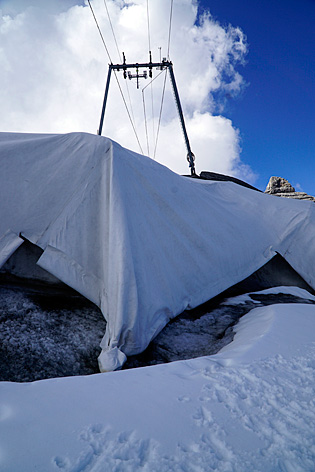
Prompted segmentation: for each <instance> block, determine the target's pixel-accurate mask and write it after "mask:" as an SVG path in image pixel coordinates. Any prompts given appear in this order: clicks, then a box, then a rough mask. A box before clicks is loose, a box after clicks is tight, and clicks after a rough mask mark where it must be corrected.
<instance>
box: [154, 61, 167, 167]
mask: <svg viewBox="0 0 315 472" xmlns="http://www.w3.org/2000/svg"><path fill="white" fill-rule="evenodd" d="M166 76H167V69H165V76H164V84H163V90H162V99H161V107H160V115H159V122H158V128H157V132H156V140H155V147H154V154H153V159H155V155H156V148H157V143H158V139H159V132H160V124H161V118H162V109H163V103H164V94H165V85H166Z"/></svg>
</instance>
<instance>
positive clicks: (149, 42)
mask: <svg viewBox="0 0 315 472" xmlns="http://www.w3.org/2000/svg"><path fill="white" fill-rule="evenodd" d="M147 24H148V44H149V51H151V39H150V15H149V0H147Z"/></svg>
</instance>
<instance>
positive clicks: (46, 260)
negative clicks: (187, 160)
mask: <svg viewBox="0 0 315 472" xmlns="http://www.w3.org/2000/svg"><path fill="white" fill-rule="evenodd" d="M0 156H1V159H0V175H1V202H2V204H1V219H0V265H3V264H4V263H5V262H6V260H7V259H8V258H9V257H10V255H11V254H13V253H14V251H15V250H16V249H17V248H18V247H19V246H20V245H21V244H22V243H23V241H24V239H26V240H28V241H30V242H32V243H33V244H35V245H37V246H39V247H40V248H42V250H43V251H44V252H43V254H42V256H41V257H40V259H39V260H38V264H39V265H40V266H41V267H42V268H44V269H45V270H47V271H48V272H49V273H51V274H52V275H54V276H55V277H57V278H58V279H60V280H61V281H63V282H64V283H66V284H67V285H69V286H70V287H72V288H74V289H75V290H77V291H78V292H80V293H81V294H82V295H84V296H85V297H86V298H88V299H89V300H91V301H92V302H94V303H95V304H96V305H97V306H99V307H100V309H101V310H102V313H103V315H104V317H105V319H106V321H107V327H106V333H105V336H104V338H103V340H102V344H101V346H102V349H103V350H102V353H101V355H100V357H99V365H100V369H101V371H108V370H114V369H116V368H118V367H120V366H121V365H122V364H123V363H124V361H125V359H126V356H128V355H133V354H137V353H139V352H141V351H142V350H144V349H145V348H146V347H147V345H148V344H149V342H150V340H151V339H152V338H153V337H154V336H155V335H156V334H157V333H158V332H159V331H160V330H161V329H162V328H163V327H164V326H165V324H166V323H167V322H168V321H169V320H170V319H171V318H173V317H174V316H176V315H178V314H179V313H181V312H182V311H183V310H185V309H186V308H192V307H195V306H197V305H199V304H201V303H203V302H205V301H207V300H209V299H210V298H212V297H213V296H215V295H217V294H219V293H221V292H222V291H223V290H225V289H227V288H228V287H231V286H232V285H234V284H236V283H238V282H240V281H242V280H243V279H245V278H246V277H248V276H249V275H250V274H252V273H253V272H254V271H256V270H257V269H259V268H260V267H262V266H263V265H264V264H265V263H266V262H267V261H268V260H270V259H271V258H272V257H273V256H274V255H275V254H276V253H279V254H281V255H282V257H284V258H285V259H286V260H287V262H289V264H290V265H291V266H292V267H293V268H294V269H295V270H296V271H297V272H298V273H299V274H300V275H301V277H302V278H303V279H304V280H305V281H306V282H307V283H308V284H309V285H310V286H311V287H313V288H314V289H315V277H314V271H313V267H314V263H315V236H314V234H315V231H314V230H315V206H314V204H313V203H312V202H300V201H290V200H286V199H283V200H282V199H275V198H274V197H272V196H269V195H265V194H262V193H259V192H256V191H254V190H250V189H247V188H244V187H240V186H238V185H236V184H234V183H232V182H213V181H201V180H197V179H188V178H185V177H182V176H179V175H177V174H174V173H173V172H171V171H170V170H169V169H167V168H166V167H164V166H162V165H160V164H158V163H156V162H154V161H152V160H151V159H149V158H147V157H144V156H140V155H138V154H136V153H134V152H131V151H128V150H126V149H124V148H122V147H121V146H119V145H118V144H117V143H115V142H113V141H111V140H109V139H107V138H104V137H100V136H93V135H89V134H84V133H71V134H65V135H32V134H15V133H0Z"/></svg>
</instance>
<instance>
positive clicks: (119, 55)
mask: <svg viewBox="0 0 315 472" xmlns="http://www.w3.org/2000/svg"><path fill="white" fill-rule="evenodd" d="M104 5H105V8H106V13H107V18H108V21H109V24H110V27H111V30H112V34H113V38H114V41H115V45H116V49H117V54H118V57H119V59H120V62H122V57H121V54H120V50H119V46H118V41H117V39H116V35H115V31H114V26H113V23H112V20H111V17H110V14H109V10H108V6H107V2H106V0H104ZM126 90H127V95H128V100H129V106H130V113H131V116H132V119H133V121H135V117H134V113H133V108H132V103H131V97H130V92H129V87H128V82H126Z"/></svg>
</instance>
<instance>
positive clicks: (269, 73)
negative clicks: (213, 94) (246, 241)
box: [201, 0, 315, 195]
mask: <svg viewBox="0 0 315 472" xmlns="http://www.w3.org/2000/svg"><path fill="white" fill-rule="evenodd" d="M201 6H202V7H204V8H207V9H209V10H210V12H211V14H212V15H213V17H214V18H215V19H217V20H218V21H219V22H220V23H223V24H228V23H231V24H232V25H233V26H239V27H241V28H242V30H243V31H244V33H245V34H246V36H247V41H248V44H249V53H248V55H247V57H246V64H245V66H244V67H243V69H242V70H241V73H242V75H243V77H244V79H245V80H246V81H247V83H248V86H247V88H246V89H245V90H244V92H243V93H242V95H241V96H239V97H238V98H237V99H236V100H235V99H233V100H230V101H229V103H228V104H227V107H226V109H225V110H224V115H225V116H227V117H229V118H231V119H232V121H233V125H234V126H236V127H237V128H239V130H240V132H241V138H242V142H241V146H242V154H241V158H242V160H243V162H245V163H247V164H249V165H250V166H251V167H252V169H253V170H254V171H256V172H257V174H258V179H257V181H256V186H258V187H259V188H261V189H264V188H265V186H266V185H267V182H268V180H269V177H270V176H271V175H277V176H281V177H284V178H286V179H288V180H289V181H290V182H291V183H292V185H297V184H299V185H300V186H301V189H299V190H303V191H305V192H307V193H310V194H313V195H314V194H315V177H314V167H315V117H314V112H315V79H314V73H315V52H314V45H315V27H314V21H315V1H314V0H285V1H284V0H264V1H263V2H262V1H252V0H238V1H235V0H211V1H208V0H207V1H202V2H201ZM299 185H297V187H299ZM297 190H298V188H297Z"/></svg>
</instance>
